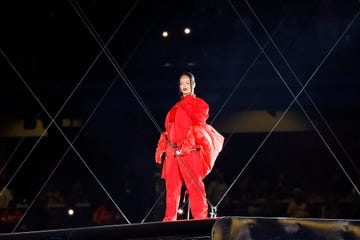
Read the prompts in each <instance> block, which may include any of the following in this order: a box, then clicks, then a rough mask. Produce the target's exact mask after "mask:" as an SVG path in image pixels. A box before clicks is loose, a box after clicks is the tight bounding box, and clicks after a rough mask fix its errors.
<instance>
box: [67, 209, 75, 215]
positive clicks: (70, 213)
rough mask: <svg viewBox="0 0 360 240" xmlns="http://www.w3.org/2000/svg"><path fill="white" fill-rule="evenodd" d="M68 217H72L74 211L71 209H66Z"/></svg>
mask: <svg viewBox="0 0 360 240" xmlns="http://www.w3.org/2000/svg"><path fill="white" fill-rule="evenodd" d="M68 215H69V216H72V215H74V210H73V209H71V208H70V209H68Z"/></svg>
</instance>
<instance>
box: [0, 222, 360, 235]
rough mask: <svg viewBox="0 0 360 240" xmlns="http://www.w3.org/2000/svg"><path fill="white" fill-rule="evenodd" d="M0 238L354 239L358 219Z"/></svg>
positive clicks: (175, 225) (169, 225)
mask: <svg viewBox="0 0 360 240" xmlns="http://www.w3.org/2000/svg"><path fill="white" fill-rule="evenodd" d="M0 239H6V240H20V239H21V240H25V239H26V240H80V239H82V240H85V239H86V240H115V239H116V240H121V239H124V240H125V239H128V240H130V239H185V240H186V239H204V240H205V239H214V240H235V239H236V240H274V239H277V240H300V239H301V240H310V239H311V240H357V239H360V221H359V220H347V219H295V218H263V217H253V218H249V217H238V216H229V217H219V218H211V219H206V220H180V221H175V222H150V223H141V224H124V225H111V226H98V227H86V228H72V229H59V230H49V231H36V232H18V233H11V234H10V233H7V234H0Z"/></svg>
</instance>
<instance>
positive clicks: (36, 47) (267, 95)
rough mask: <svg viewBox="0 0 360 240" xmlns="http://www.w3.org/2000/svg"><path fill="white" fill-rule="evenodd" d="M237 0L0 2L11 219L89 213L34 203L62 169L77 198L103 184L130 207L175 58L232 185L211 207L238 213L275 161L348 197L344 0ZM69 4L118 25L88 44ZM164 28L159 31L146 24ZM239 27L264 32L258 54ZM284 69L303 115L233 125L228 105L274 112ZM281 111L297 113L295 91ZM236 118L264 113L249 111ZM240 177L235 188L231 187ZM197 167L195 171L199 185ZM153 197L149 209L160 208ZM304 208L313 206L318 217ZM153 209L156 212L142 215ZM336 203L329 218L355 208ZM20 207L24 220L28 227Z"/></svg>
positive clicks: (270, 183) (267, 190) (350, 78)
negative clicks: (220, 143)
mask: <svg viewBox="0 0 360 240" xmlns="http://www.w3.org/2000/svg"><path fill="white" fill-rule="evenodd" d="M249 4H250V6H251V8H249V6H248V5H247V3H246V1H220V0H206V1H203V0H198V1H190V0H182V1H133V0H121V1H110V0H109V1H97V0H79V1H72V0H71V1H59V0H57V1H20V0H17V1H6V2H4V3H3V5H2V7H1V10H0V11H1V14H0V16H1V20H0V22H1V38H0V47H1V52H2V55H1V56H0V64H1V65H0V66H1V69H0V84H1V85H0V104H1V105H0V109H1V110H0V117H1V118H0V121H1V122H0V124H1V126H0V133H1V138H0V145H1V147H0V164H1V166H2V171H1V177H2V179H3V181H4V182H5V184H7V187H8V188H9V189H11V190H12V191H13V193H14V196H15V198H16V201H17V202H18V203H19V204H20V205H19V206H22V210H23V211H26V210H27V209H28V212H26V215H25V217H24V220H23V221H24V225H25V227H26V226H27V227H28V228H25V227H24V229H32V228H33V229H42V228H45V227H48V228H57V227H69V226H70V227H71V226H74V225H75V226H76V225H80V226H83V225H88V224H91V223H89V222H91V220H89V219H88V220H83V219H82V220H81V221H80V220H79V221H75V220H74V221H65V220H63V221H59V222H57V223H54V224H53V225H46V224H48V223H46V220H45V219H46V217H44V218H41V217H40V216H43V215H41V214H40V213H39V212H41V210H39V209H41V196H42V194H44V193H45V192H46V189H47V187H48V186H49V185H50V184H55V185H56V186H57V187H58V188H59V189H60V190H61V192H62V193H63V194H64V196H65V198H66V196H68V195H69V194H70V192H71V189H72V187H73V185H74V183H75V182H77V181H80V182H81V184H82V185H83V186H84V189H85V190H84V191H85V192H86V194H87V196H88V197H87V198H88V201H89V202H90V206H91V207H90V208H89V209H88V210H87V211H88V212H91V211H92V209H93V208H94V207H95V206H97V205H98V204H99V203H100V202H101V201H102V200H103V199H108V198H109V196H111V198H112V199H113V200H114V202H115V203H116V204H117V205H118V206H119V207H120V208H121V210H122V211H123V212H124V214H125V215H126V216H127V218H128V219H129V220H130V221H131V222H139V221H141V220H142V219H143V218H144V217H145V215H146V214H147V213H148V211H149V210H150V209H151V207H152V206H153V204H154V203H155V202H156V199H157V197H158V196H159V193H158V192H156V191H155V189H154V188H155V187H154V186H155V183H156V182H157V181H158V180H159V179H160V177H159V174H160V170H161V168H160V167H159V166H156V165H155V162H154V153H155V148H156V144H157V140H158V137H159V134H160V132H161V129H162V128H163V120H164V117H165V114H166V113H167V111H168V110H169V108H170V107H171V106H172V105H173V104H174V103H175V102H176V101H177V100H178V99H179V98H178V97H179V96H178V88H177V84H178V77H179V75H180V73H181V72H183V71H190V72H192V73H193V74H194V75H195V78H196V83H197V87H196V94H197V96H199V97H201V98H203V99H204V100H206V101H207V102H208V103H209V106H210V118H209V120H208V122H209V123H211V124H212V125H213V126H214V127H215V128H216V129H217V130H218V131H219V132H220V133H221V134H223V135H224V136H225V139H226V141H225V145H224V149H223V151H222V152H221V154H220V156H219V158H218V160H217V162H216V165H215V167H216V168H218V169H221V170H222V171H223V172H224V174H225V181H226V183H227V185H228V186H230V185H231V184H232V183H234V181H235V184H234V185H231V186H232V188H231V189H230V191H229V192H228V196H229V197H230V198H231V199H232V201H229V202H226V203H225V202H224V203H222V204H221V205H220V206H219V210H220V211H222V212H220V214H229V215H238V214H242V215H246V214H250V213H249V212H246V211H243V210H242V209H246V208H247V207H249V206H250V205H252V201H253V200H255V199H259V198H269V197H270V196H273V190H274V188H275V186H276V179H277V176H278V175H279V173H281V172H284V173H285V175H286V176H287V179H288V182H289V184H290V185H291V187H301V188H302V189H304V190H305V191H306V194H307V197H308V198H309V199H310V200H311V199H314V198H313V197H314V195H316V196H317V197H318V196H319V195H320V196H321V197H322V199H323V198H324V196H326V195H327V194H328V193H329V192H332V193H335V194H336V196H337V199H338V200H341V199H346V198H347V197H349V196H351V194H353V195H355V198H357V199H358V193H359V192H358V191H357V188H356V186H359V180H360V179H359V174H360V172H359V170H358V168H359V153H360V151H359V150H360V139H359V130H360V129H359V124H358V122H359V114H358V112H359V107H360V98H359V89H360V88H359V87H360V82H359V76H360V72H359V71H360V70H359V69H360V68H359V64H358V63H359V60H360V59H359V52H360V51H359V50H360V49H359V46H360V44H359V38H360V35H359V29H360V28H359V26H360V25H359V24H360V22H359V21H360V20H359V19H358V18H357V15H356V14H358V13H359V8H360V3H359V2H358V1H355V0H346V1H340V0H317V1H290V0H282V1H280V0H279V1H261V0H252V1H249ZM252 10H253V11H254V12H255V13H256V15H254V14H253V12H252ZM80 16H82V17H84V16H86V17H87V18H88V20H89V22H90V23H91V25H92V27H93V28H94V29H95V30H96V34H98V35H99V36H100V38H101V39H102V41H103V42H105V43H106V42H107V41H108V40H109V38H110V37H112V35H113V33H114V31H115V30H116V29H117V28H118V27H120V28H119V29H118V30H117V32H116V34H115V35H113V37H112V40H111V41H110V42H109V44H108V45H107V47H108V50H109V52H108V53H109V55H106V54H104V53H102V54H99V53H100V52H101V50H102V48H101V47H100V46H99V43H98V42H97V41H96V40H95V38H94V36H93V35H92V33H91V32H90V31H89V29H88V28H90V25H89V22H88V23H87V24H84V22H83V21H82V20H81V17H80ZM257 17H258V18H259V19H260V20H261V23H262V24H263V26H264V27H265V28H266V30H267V31H268V33H269V34H271V35H272V37H273V41H274V42H275V43H276V45H277V46H276V47H274V46H273V45H272V44H271V42H268V38H267V35H266V33H265V32H264V31H263V29H262V26H261V24H259V22H258V21H257ZM355 17H356V18H355ZM353 20H354V21H353ZM349 26H350V28H349V29H348V30H346V28H347V27H349ZM184 27H189V28H191V34H189V35H185V34H184V33H183V29H184ZM164 30H166V31H168V32H169V37H168V38H163V37H162V35H161V33H162V31H164ZM345 30H346V31H345ZM93 33H94V31H93ZM343 33H344V35H342V34H343ZM251 34H253V35H251ZM252 36H253V37H255V38H256V41H258V43H259V44H260V45H261V46H264V45H265V44H267V45H266V48H265V52H266V53H267V56H268V57H269V59H270V60H271V62H269V60H268V59H267V58H266V57H265V56H264V54H260V56H259V57H258V58H257V59H256V57H257V56H258V54H259V53H261V51H260V49H259V46H258V45H257V44H256V41H254V39H253V37H252ZM338 40H339V42H337V41H338ZM267 42H268V43H267ZM278 50H280V51H281V53H282V54H283V56H284V57H285V58H286V61H287V62H285V61H284V59H282V58H281V57H280V55H279V52H278ZM110 53H111V55H110ZM328 54H329V55H328ZM97 56H98V58H97ZM109 58H111V61H110V60H109ZM95 59H96V61H94V60H95ZM255 59H256V60H255ZM287 64H288V65H290V66H291V71H290V70H289V68H288V67H287ZM114 65H115V66H117V69H116V68H115V67H114ZM250 67H251V68H250ZM117 70H120V72H121V76H119V75H118V71H117ZM292 71H293V72H294V73H295V74H296V76H297V79H296V78H295V77H294V75H293V74H292ZM279 74H281V77H280V76H279ZM310 78H311V80H310V81H308V80H309V79H310ZM299 82H300V83H301V84H302V85H304V84H307V87H306V89H305V90H306V93H307V94H308V96H311V101H312V102H311V101H310V100H309V98H308V97H307V96H306V95H305V94H304V93H303V94H301V95H300V96H299V98H298V100H299V102H300V103H301V106H302V107H303V110H304V111H305V112H306V114H308V116H309V118H310V119H311V120H312V122H313V125H312V124H310V122H309V121H308V120H306V121H307V126H308V127H307V128H305V129H301V130H299V129H297V128H292V127H290V128H286V130H284V128H281V124H280V125H279V128H276V129H274V130H273V131H272V130H271V127H270V128H269V127H260V128H259V127H258V128H256V127H254V128H252V127H249V128H247V127H245V129H244V128H241V125H242V124H243V123H244V122H242V121H241V118H235V117H233V116H236V114H239V113H244V114H245V115H246V114H249V113H254V112H256V111H260V112H262V113H263V114H268V115H269V116H279V115H277V114H276V113H277V112H280V113H282V112H284V111H286V110H287V108H288V106H289V105H290V103H291V101H292V100H293V96H292V95H291V94H290V92H289V90H288V88H290V89H291V91H293V92H294V94H295V95H296V94H297V93H298V92H299V91H300V90H301V86H300V84H299ZM284 83H286V85H285V84H284ZM74 90H75V91H74ZM69 96H71V98H69V99H68V97H69ZM65 101H66V104H65V105H63V104H64V102H65ZM40 103H41V104H40ZM315 106H316V107H315ZM59 109H61V111H60V112H58V111H59ZM288 110H289V111H291V112H297V113H299V115H300V116H301V119H306V115H305V113H304V112H303V110H302V109H301V108H300V107H299V105H298V104H297V103H294V104H293V105H292V106H291V107H290V108H289V109H288ZM319 112H320V113H321V115H320V114H319ZM49 115H50V116H51V117H54V116H56V118H55V122H56V123H57V124H58V126H59V128H60V129H61V130H62V131H63V133H64V134H65V136H67V138H68V140H69V141H73V139H74V138H76V141H75V142H74V149H75V150H74V149H70V150H69V151H68V153H67V154H65V155H64V153H65V152H66V151H67V149H68V148H69V143H68V141H67V140H66V139H65V137H64V135H63V134H62V133H61V132H60V131H59V129H58V128H56V127H55V126H54V125H53V124H52V125H50V126H49V124H50V122H51V120H52V119H51V117H49ZM231 120H232V121H231ZM324 120H325V121H324ZM18 122H20V123H22V125H18V124H16V123H18ZM247 124H249V125H246V126H252V124H254V125H256V126H263V124H264V123H263V122H262V120H261V119H259V120H256V121H254V122H250V123H247ZM239 125H240V129H239ZM48 126H49V127H48ZM157 126H159V127H157ZM243 126H244V125H243ZM37 128H40V129H42V130H44V129H46V128H48V129H46V130H47V131H46V135H45V136H44V137H40V136H41V133H42V131H40V134H39V132H38V133H37V134H35V135H33V136H30V135H29V131H32V130H34V129H37ZM10 130H14V131H10ZM269 133H271V134H269ZM248 163H249V164H248ZM242 170H244V171H242ZM247 177H249V179H250V180H249V181H250V183H249V184H248V187H247V188H245V189H241V188H240V187H238V185H237V184H239V185H241V184H242V183H244V181H245V180H247V179H248V178H247ZM212 178H213V174H212V173H211V174H210V175H209V176H208V177H207V178H206V179H205V182H206V184H208V183H209V182H210V181H211V180H212ZM338 179H339V180H338ZM334 182H335V183H334ZM262 187H264V190H263V189H262ZM160 192H161V191H160ZM244 192H245V193H244ZM244 195H246V196H244ZM248 195H249V196H248ZM287 197H290V195H289V196H287ZM352 197H354V196H352ZM161 202H162V201H160V202H159V203H158V204H155V211H152V214H150V217H149V220H159V219H161V211H162V207H163V206H161ZM320 203H321V201H320ZM213 204H216V203H213ZM29 205H33V206H31V208H29ZM68 205H69V203H68V201H65V205H64V206H65V207H67V206H68ZM158 209H160V210H158ZM316 209H317V210H316V211H315V210H314V212H313V217H320V214H319V210H318V209H319V207H317V208H316ZM344 209H349V206H346V207H344ZM156 211H160V215H159V216H160V217H159V216H153V215H154V212H156ZM344 212H345V213H344V214H343V215H341V217H349V218H358V217H359V215H356V214H358V213H356V214H355V213H353V212H351V211H346V210H344ZM350 212H351V214H352V215H351V214H350ZM45 215H46V214H45ZM45 215H44V216H45ZM88 215H89V216H90V213H88ZM260 215H261V213H260ZM270 215H272V216H280V215H282V216H284V215H285V213H284V211H280V212H273V213H270ZM31 219H37V223H36V224H35V223H34V224H33V225H34V226H32V228H31V227H30V225H31V224H29V223H28V222H31V221H33V220H31Z"/></svg>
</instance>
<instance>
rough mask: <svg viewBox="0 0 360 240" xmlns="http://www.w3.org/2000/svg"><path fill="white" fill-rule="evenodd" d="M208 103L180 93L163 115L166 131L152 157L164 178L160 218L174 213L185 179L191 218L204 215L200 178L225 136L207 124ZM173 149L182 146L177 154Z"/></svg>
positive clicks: (205, 213)
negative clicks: (162, 207) (163, 194)
mask: <svg viewBox="0 0 360 240" xmlns="http://www.w3.org/2000/svg"><path fill="white" fill-rule="evenodd" d="M208 112H209V106H208V104H207V103H206V102H205V101H204V100H202V99H201V98H197V97H196V96H195V95H188V96H185V97H182V99H181V100H180V101H179V102H177V103H176V104H175V105H174V106H173V107H172V108H171V110H170V111H169V112H168V114H167V116H166V118H165V128H166V131H165V132H163V133H162V134H161V135H160V139H159V141H158V144H157V149H156V153H155V160H156V162H157V163H159V164H161V162H162V161H161V156H162V154H164V153H165V161H164V163H163V170H162V178H164V179H165V181H166V212H165V217H164V219H163V221H173V220H176V217H177V209H178V205H179V200H180V193H181V186H182V183H183V182H185V184H186V187H187V194H188V195H189V201H190V209H191V214H192V216H193V217H194V219H202V218H207V216H208V205H207V200H206V192H205V187H204V182H203V178H204V177H205V176H206V175H207V174H208V173H209V172H210V171H211V169H212V167H213V165H214V162H215V159H216V157H217V156H218V154H219V152H220V151H221V149H222V145H223V141H224V138H223V136H221V135H220V134H219V133H218V132H217V131H216V130H215V129H214V128H213V127H212V126H210V125H208V124H206V120H207V118H208V116H209V115H208ZM176 150H181V154H180V155H179V156H176V155H175V151H176Z"/></svg>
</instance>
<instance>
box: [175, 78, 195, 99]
mask: <svg viewBox="0 0 360 240" xmlns="http://www.w3.org/2000/svg"><path fill="white" fill-rule="evenodd" d="M194 85H195V84H194V83H193V84H191V80H190V78H189V76H187V75H182V76H180V82H179V88H180V92H181V93H182V95H183V96H186V95H189V94H191V93H193V89H192V88H194V87H195V86H194Z"/></svg>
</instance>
